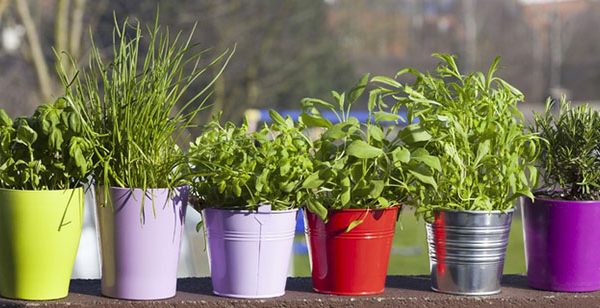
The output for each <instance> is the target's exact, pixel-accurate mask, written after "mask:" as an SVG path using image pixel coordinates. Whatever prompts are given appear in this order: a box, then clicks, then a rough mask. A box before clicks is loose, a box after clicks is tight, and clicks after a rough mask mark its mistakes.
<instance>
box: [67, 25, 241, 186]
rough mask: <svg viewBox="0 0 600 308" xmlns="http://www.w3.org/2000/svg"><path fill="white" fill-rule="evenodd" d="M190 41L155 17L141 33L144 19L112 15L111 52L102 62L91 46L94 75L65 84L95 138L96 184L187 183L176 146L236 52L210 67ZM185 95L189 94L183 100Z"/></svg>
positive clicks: (184, 161)
mask: <svg viewBox="0 0 600 308" xmlns="http://www.w3.org/2000/svg"><path fill="white" fill-rule="evenodd" d="M193 32H194V31H193V30H192V33H191V34H190V35H189V37H187V38H185V37H183V38H182V36H181V33H177V34H176V35H171V33H170V31H169V30H168V29H166V30H164V29H161V28H160V27H159V25H158V16H157V20H156V22H155V23H154V25H153V26H151V27H148V28H147V30H146V31H142V26H141V25H140V23H139V22H137V23H132V22H130V21H129V20H125V21H124V22H123V24H122V25H121V26H119V24H118V22H117V20H116V18H115V28H114V33H113V49H112V51H113V55H112V60H111V61H105V60H104V59H103V57H102V55H101V52H100V49H99V48H98V47H97V46H96V45H95V44H94V45H93V48H92V52H91V59H90V63H89V66H90V67H89V70H86V71H83V72H81V73H80V75H79V76H77V78H75V79H74V80H72V81H71V80H69V79H68V78H67V77H66V74H65V73H64V70H62V71H61V74H60V75H61V76H62V80H63V83H65V84H67V85H70V89H71V93H72V96H73V97H74V98H75V103H76V105H77V107H78V110H79V111H80V112H81V113H82V114H83V118H84V119H85V121H86V122H87V123H88V124H89V125H90V127H91V129H92V130H93V131H94V132H96V133H97V136H98V138H99V144H100V146H99V147H98V148H97V149H96V153H95V156H94V160H95V161H96V162H97V163H98V167H97V168H96V170H95V174H96V178H97V182H98V184H99V185H102V186H104V187H105V188H106V190H105V197H107V195H106V194H107V193H108V191H107V189H108V187H109V186H119V187H125V188H132V189H133V188H141V189H144V190H146V189H150V188H169V189H170V190H173V189H174V188H176V187H178V186H181V185H183V184H185V183H186V182H188V177H189V173H188V170H187V169H188V168H187V159H186V155H185V154H184V153H183V151H182V150H181V148H179V147H178V144H180V143H182V142H183V141H184V140H183V139H184V138H185V137H186V135H185V133H186V129H187V128H189V127H191V126H193V121H194V120H195V119H196V116H197V115H198V113H199V112H200V111H201V110H202V109H203V108H204V107H205V104H206V102H207V100H208V98H209V97H210V93H211V92H210V87H211V85H212V84H213V82H214V81H215V79H216V78H217V77H218V76H219V75H220V74H221V72H222V71H223V70H224V68H225V66H226V64H227V62H228V61H229V59H230V57H231V56H232V54H233V52H231V53H229V52H228V51H225V52H224V53H222V54H221V55H219V56H218V57H216V58H215V59H214V60H212V61H210V63H209V64H207V66H203V65H201V64H200V63H201V61H204V59H203V55H204V53H205V52H204V50H199V49H198V45H197V44H193V43H192V35H193ZM219 65H220V68H219V73H218V74H217V75H216V76H214V77H213V78H210V82H209V83H208V84H207V85H206V86H204V87H203V88H202V89H201V90H200V91H198V92H197V93H195V94H189V93H188V92H189V91H188V90H189V89H190V87H191V86H192V85H193V84H194V83H195V82H199V78H200V77H201V76H203V75H204V74H206V73H207V71H208V72H210V71H212V69H210V70H209V68H210V67H212V66H219ZM186 97H189V98H187V99H186Z"/></svg>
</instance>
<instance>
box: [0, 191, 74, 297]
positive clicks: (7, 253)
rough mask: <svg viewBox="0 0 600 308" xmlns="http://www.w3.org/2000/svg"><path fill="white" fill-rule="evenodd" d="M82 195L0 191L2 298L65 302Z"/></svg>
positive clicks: (0, 289)
mask: <svg viewBox="0 0 600 308" xmlns="http://www.w3.org/2000/svg"><path fill="white" fill-rule="evenodd" d="M83 198H84V195H83V189H82V188H77V189H70V190H42V191H29V190H10V189H0V296H2V297H7V298H14V299H25V300H49V299H57V298H63V297H66V296H67V294H68V293H69V283H70V280H71V272H72V270H73V264H74V263H75V256H76V255H77V248H78V247H79V239H80V238H81V228H82V223H83Z"/></svg>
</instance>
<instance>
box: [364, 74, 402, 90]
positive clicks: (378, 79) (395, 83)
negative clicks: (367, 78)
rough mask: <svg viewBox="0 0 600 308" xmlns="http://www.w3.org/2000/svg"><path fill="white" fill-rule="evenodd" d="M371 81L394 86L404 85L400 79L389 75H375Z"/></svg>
mask: <svg viewBox="0 0 600 308" xmlns="http://www.w3.org/2000/svg"><path fill="white" fill-rule="evenodd" d="M371 82H377V83H383V84H385V85H388V86H391V87H394V88H400V87H402V84H400V83H399V82H398V81H396V80H394V79H393V78H390V77H387V76H375V77H373V79H371Z"/></svg>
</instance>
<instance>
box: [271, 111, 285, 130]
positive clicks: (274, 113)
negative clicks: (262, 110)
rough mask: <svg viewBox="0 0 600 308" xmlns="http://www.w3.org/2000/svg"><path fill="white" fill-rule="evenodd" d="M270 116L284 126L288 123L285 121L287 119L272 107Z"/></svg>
mask: <svg viewBox="0 0 600 308" xmlns="http://www.w3.org/2000/svg"><path fill="white" fill-rule="evenodd" d="M269 117H271V120H272V121H273V122H275V123H277V124H279V125H281V126H283V127H286V126H287V125H286V123H285V119H283V117H282V116H281V115H280V114H279V113H277V111H275V110H273V109H270V110H269Z"/></svg>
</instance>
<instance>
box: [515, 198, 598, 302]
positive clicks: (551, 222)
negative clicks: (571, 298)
mask: <svg viewBox="0 0 600 308" xmlns="http://www.w3.org/2000/svg"><path fill="white" fill-rule="evenodd" d="M522 210H523V229H524V236H525V248H526V250H525V259H526V262H527V279H528V281H529V285H530V286H531V287H533V288H536V289H542V290H549V291H561V292H590V291H596V290H600V249H598V248H597V247H598V246H597V245H598V243H600V226H599V224H600V201H567V200H550V199H541V198H537V199H536V200H535V202H534V203H533V204H532V203H531V201H530V200H529V199H528V198H523V202H522Z"/></svg>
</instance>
